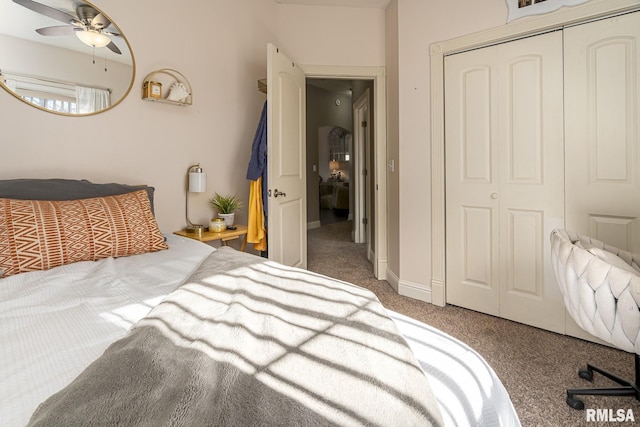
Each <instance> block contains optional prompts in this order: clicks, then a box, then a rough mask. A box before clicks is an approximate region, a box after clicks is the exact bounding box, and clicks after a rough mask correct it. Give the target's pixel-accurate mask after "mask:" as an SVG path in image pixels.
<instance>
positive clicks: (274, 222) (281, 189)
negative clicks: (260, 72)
mask: <svg viewBox="0 0 640 427" xmlns="http://www.w3.org/2000/svg"><path fill="white" fill-rule="evenodd" d="M267 88H268V90H267V159H268V160H267V163H268V167H267V169H268V176H267V181H268V182H267V184H268V189H269V202H268V209H269V210H268V212H269V214H268V226H267V228H268V238H267V240H268V245H269V259H272V260H274V261H278V262H280V263H282V264H285V265H289V266H293V267H300V268H307V195H306V170H305V164H306V130H305V128H306V123H305V115H306V100H305V99H306V92H305V74H304V72H303V71H302V70H301V69H300V68H299V67H298V66H297V65H296V64H295V63H294V62H293V61H292V60H290V59H289V58H287V57H286V56H285V55H284V54H283V53H282V52H281V51H280V50H279V49H278V48H277V47H275V46H273V45H272V44H268V45H267Z"/></svg>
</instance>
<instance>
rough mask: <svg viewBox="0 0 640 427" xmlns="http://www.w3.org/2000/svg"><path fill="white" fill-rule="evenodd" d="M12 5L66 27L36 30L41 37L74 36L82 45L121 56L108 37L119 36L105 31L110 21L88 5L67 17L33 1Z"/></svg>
mask: <svg viewBox="0 0 640 427" xmlns="http://www.w3.org/2000/svg"><path fill="white" fill-rule="evenodd" d="M13 2H14V3H16V4H19V5H20V6H24V7H26V8H27V9H29V10H32V11H34V12H36V13H39V14H41V15H44V16H48V17H49V18H52V19H55V20H57V21H61V22H64V23H65V24H68V25H60V26H54V27H44V28H38V29H36V32H37V33H38V34H41V35H43V36H70V35H73V34H75V35H76V37H78V39H80V41H82V42H83V43H84V44H86V45H89V46H93V47H105V46H106V47H107V48H109V49H110V50H111V51H112V52H114V53H116V54H118V55H121V54H122V52H121V51H120V49H119V48H118V46H116V44H115V43H114V42H113V41H112V40H111V39H110V38H109V36H120V34H118V33H114V32H112V31H107V30H106V29H107V27H109V26H110V25H111V21H109V20H108V19H107V17H106V16H104V15H103V14H102V13H100V12H98V11H97V10H96V9H94V8H93V7H91V6H89V5H88V4H81V5H79V6H78V7H77V8H76V15H77V16H73V15H69V14H68V13H66V12H62V11H60V10H58V9H54V8H52V7H49V6H46V5H44V4H42V3H37V2H35V1H33V0H13Z"/></svg>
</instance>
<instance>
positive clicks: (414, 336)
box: [0, 235, 520, 427]
mask: <svg viewBox="0 0 640 427" xmlns="http://www.w3.org/2000/svg"><path fill="white" fill-rule="evenodd" d="M167 240H168V243H169V248H170V249H169V250H167V251H160V252H155V253H150V254H145V255H137V256H131V257H126V258H119V259H116V260H113V259H107V260H102V261H98V262H82V263H76V264H72V265H68V266H63V267H59V268H56V269H53V270H49V271H45V272H34V273H26V274H21V275H17V276H11V277H9V278H6V279H2V280H0V342H1V343H2V345H1V347H0V348H1V350H0V425H2V426H8V427H13V426H16V427H17V426H20V427H21V426H24V425H25V424H26V422H27V421H28V419H29V417H30V416H31V413H32V412H33V411H34V410H35V408H36V406H37V405H38V404H39V403H40V402H42V401H43V400H45V399H46V398H47V397H49V395H51V394H53V393H55V392H57V391H58V390H60V389H61V388H63V387H65V386H66V385H68V383H70V382H71V381H72V380H73V379H74V378H75V377H76V376H77V375H79V374H80V372H81V371H83V370H84V369H85V368H86V367H87V366H88V365H89V364H90V363H91V362H92V361H93V360H95V359H96V358H98V357H99V356H100V355H101V354H102V353H103V351H104V350H105V349H106V347H107V346H108V345H109V344H110V343H112V342H113V341H115V340H117V339H119V338H121V337H123V336H124V335H125V334H126V332H127V331H128V330H129V328H130V327H131V325H133V324H134V323H135V322H136V321H138V320H139V319H140V318H142V317H144V316H145V315H146V314H147V313H148V312H149V311H150V310H151V308H152V307H154V306H155V305H157V304H158V303H159V302H160V301H161V300H162V299H163V298H164V297H165V296H166V295H167V294H168V293H169V292H171V291H172V290H174V289H175V288H177V287H178V286H179V285H180V284H181V282H182V281H183V280H184V279H185V278H186V277H188V276H189V275H190V274H191V272H192V271H193V270H194V269H195V268H196V267H197V266H198V264H200V262H201V260H202V259H204V258H205V257H206V256H207V255H208V254H209V253H210V252H211V251H213V250H214V249H213V248H211V247H210V246H207V245H204V244H201V243H199V242H196V241H193V240H189V239H183V238H180V237H178V236H174V235H167ZM389 314H390V316H391V317H392V318H393V319H394V320H395V321H396V323H397V325H398V328H399V329H400V332H401V333H402V334H403V335H404V336H405V338H406V339H407V341H408V343H409V345H410V347H411V348H412V350H413V351H414V352H415V353H416V355H417V356H418V360H419V362H420V364H421V365H422V367H423V369H424V370H425V372H426V373H427V376H428V377H429V382H430V384H431V387H432V389H433V392H434V394H435V395H436V398H437V400H438V404H439V405H440V409H441V413H442V415H443V418H444V419H445V421H446V425H455V426H496V425H503V426H519V425H520V423H519V420H518V417H517V415H516V413H515V410H514V409H513V405H512V404H511V401H510V400H509V397H508V394H507V392H506V390H505V389H504V386H503V385H502V383H501V382H500V380H499V379H498V378H497V376H496V375H495V373H494V372H493V370H492V369H491V367H490V366H489V365H488V364H487V363H486V362H485V361H484V359H482V357H481V356H480V355H478V354H477V353H475V352H474V351H473V350H472V349H471V348H469V347H468V346H466V345H465V344H463V343H461V342H459V341H457V340H455V339H454V338H452V337H450V336H448V335H447V334H444V333H443V332H441V331H439V330H437V329H435V328H432V327H430V326H428V325H425V324H423V323H420V322H417V321H415V320H413V319H410V318H408V317H405V316H403V315H400V314H398V313H394V312H389Z"/></svg>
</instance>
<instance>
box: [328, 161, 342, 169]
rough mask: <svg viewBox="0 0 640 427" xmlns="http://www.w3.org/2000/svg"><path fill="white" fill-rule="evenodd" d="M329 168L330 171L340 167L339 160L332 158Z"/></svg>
mask: <svg viewBox="0 0 640 427" xmlns="http://www.w3.org/2000/svg"><path fill="white" fill-rule="evenodd" d="M329 169H330V170H332V171H335V170H338V169H340V162H339V161H337V160H332V161H330V162H329Z"/></svg>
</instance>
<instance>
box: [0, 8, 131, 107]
mask: <svg viewBox="0 0 640 427" xmlns="http://www.w3.org/2000/svg"><path fill="white" fill-rule="evenodd" d="M134 75H135V63H134V60H133V54H132V52H131V49H130V46H129V42H128V41H127V40H126V38H125V37H124V34H122V32H121V31H120V29H119V28H118V27H117V25H116V24H115V23H114V22H112V21H111V19H110V18H109V17H108V15H106V14H105V13H104V12H102V11H101V10H100V9H98V8H97V7H96V6H94V5H93V4H91V3H89V2H85V1H82V0H37V1H35V0H0V86H2V87H3V88H4V89H5V90H6V91H7V92H9V93H10V94H11V95H13V96H15V97H16V98H18V99H20V100H21V101H23V102H26V103H28V104H30V105H32V106H34V107H36V108H39V109H41V110H44V111H48V112H52V113H55V114H63V115H73V116H78V115H80V116H84V115H90V114H96V113H99V112H102V111H105V110H108V109H109V108H113V107H114V106H115V105H117V104H118V103H120V101H122V100H123V99H124V97H125V96H126V95H127V94H128V93H129V91H130V90H131V86H132V85H133V80H134Z"/></svg>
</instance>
